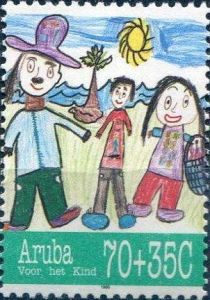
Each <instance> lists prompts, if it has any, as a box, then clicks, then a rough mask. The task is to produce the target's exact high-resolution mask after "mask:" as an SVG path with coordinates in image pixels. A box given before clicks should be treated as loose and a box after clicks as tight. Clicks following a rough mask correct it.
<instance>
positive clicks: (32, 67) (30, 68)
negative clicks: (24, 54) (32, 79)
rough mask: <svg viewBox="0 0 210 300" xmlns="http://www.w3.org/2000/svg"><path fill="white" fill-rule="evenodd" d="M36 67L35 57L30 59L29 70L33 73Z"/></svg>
mask: <svg viewBox="0 0 210 300" xmlns="http://www.w3.org/2000/svg"><path fill="white" fill-rule="evenodd" d="M34 68H35V61H34V60H33V59H30V60H29V61H28V63H27V71H28V72H29V73H32V72H33V70H34Z"/></svg>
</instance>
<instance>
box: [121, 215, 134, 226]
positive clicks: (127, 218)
mask: <svg viewBox="0 0 210 300" xmlns="http://www.w3.org/2000/svg"><path fill="white" fill-rule="evenodd" d="M135 224H136V217H135V216H133V215H129V214H126V215H123V216H122V217H120V218H119V227H120V228H121V229H125V228H130V227H133V226H134V225H135Z"/></svg>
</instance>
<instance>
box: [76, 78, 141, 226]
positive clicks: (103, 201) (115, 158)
mask: <svg viewBox="0 0 210 300" xmlns="http://www.w3.org/2000/svg"><path fill="white" fill-rule="evenodd" d="M110 93H111V97H112V102H113V106H114V110H112V112H111V113H110V114H109V115H108V117H107V118H106V120H105V122H104V124H103V125H102V127H101V128H100V129H99V130H98V132H97V133H96V137H97V138H99V139H100V138H101V136H102V135H103V134H104V131H105V130H106V128H107V126H108V125H111V129H110V131H109V134H108V138H107V141H106V145H105V149H104V153H103V156H102V159H101V163H100V167H99V176H98V187H97V191H96V195H95V200H94V206H93V211H92V212H91V211H90V212H87V213H86V214H84V215H83V216H82V222H83V224H84V225H85V226H87V227H89V228H90V229H93V230H96V229H104V228H106V227H107V226H108V225H109V217H108V216H107V215H106V206H107V197H108V190H109V185H110V183H111V184H112V189H113V193H114V199H115V207H116V211H117V216H118V218H119V226H120V228H122V229H123V228H129V227H132V226H134V224H135V222H136V218H135V216H133V215H131V214H128V211H127V200H126V195H125V187H124V177H123V160H124V151H125V137H124V135H125V133H124V131H125V129H127V134H128V136H131V134H132V124H131V120H130V119H129V116H128V114H127V112H126V110H125V109H124V106H125V104H126V102H127V101H132V99H133V97H134V93H135V83H134V81H133V80H131V79H129V78H126V77H118V78H116V79H115V80H114V81H113V83H112V85H111V89H110Z"/></svg>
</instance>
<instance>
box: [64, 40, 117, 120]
mask: <svg viewBox="0 0 210 300" xmlns="http://www.w3.org/2000/svg"><path fill="white" fill-rule="evenodd" d="M81 60H82V62H83V63H84V64H85V65H86V66H87V67H92V68H93V73H92V78H91V83H90V89H89V94H88V98H87V101H86V103H85V104H84V105H83V106H82V107H72V108H70V110H69V112H71V113H73V114H74V117H75V118H76V119H77V120H78V121H81V122H84V123H92V122H96V121H97V120H98V119H100V118H101V117H102V115H103V114H102V112H101V110H100V107H99V102H98V91H97V89H98V87H97V78H96V72H97V71H99V70H100V69H103V68H105V66H107V65H108V64H110V63H111V62H112V56H109V57H106V52H104V47H103V46H101V47H100V49H99V47H98V46H97V45H95V46H93V47H91V51H87V55H86V56H83V57H81Z"/></svg>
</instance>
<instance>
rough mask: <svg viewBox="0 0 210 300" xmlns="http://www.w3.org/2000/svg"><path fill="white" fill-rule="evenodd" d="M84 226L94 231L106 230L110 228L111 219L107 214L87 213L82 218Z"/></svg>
mask: <svg viewBox="0 0 210 300" xmlns="http://www.w3.org/2000/svg"><path fill="white" fill-rule="evenodd" d="M82 224H83V225H85V226H86V227H88V228H90V229H92V230H98V229H105V228H106V227H108V226H109V218H108V217H107V215H105V214H99V213H86V214H84V215H83V216H82Z"/></svg>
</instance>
